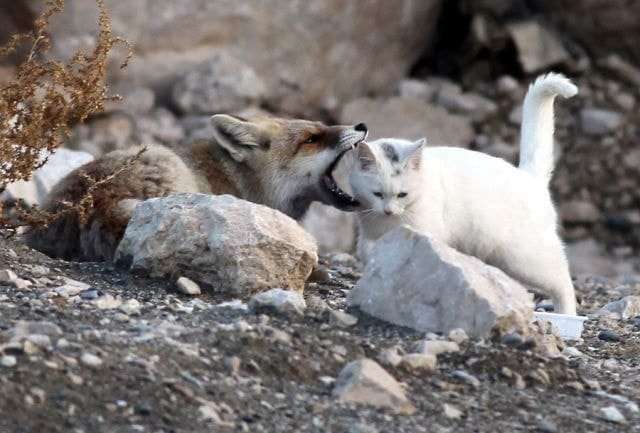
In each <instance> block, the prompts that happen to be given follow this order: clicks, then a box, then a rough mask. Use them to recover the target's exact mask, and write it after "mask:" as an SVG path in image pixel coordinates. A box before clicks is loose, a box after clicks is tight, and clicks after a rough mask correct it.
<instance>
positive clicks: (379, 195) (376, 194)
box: [373, 192, 382, 198]
mask: <svg viewBox="0 0 640 433" xmlns="http://www.w3.org/2000/svg"><path fill="white" fill-rule="evenodd" d="M373 195H375V196H376V197H379V198H382V193H381V192H374V193H373Z"/></svg>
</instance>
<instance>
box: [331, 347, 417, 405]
mask: <svg viewBox="0 0 640 433" xmlns="http://www.w3.org/2000/svg"><path fill="white" fill-rule="evenodd" d="M333 396H334V397H336V398H337V399H338V401H340V402H342V403H356V404H364V405H369V406H374V407H378V408H387V409H390V410H392V411H394V412H397V413H402V414H412V413H413V412H415V407H414V406H413V404H411V402H410V401H409V399H408V398H407V396H406V395H405V392H404V390H403V389H402V386H401V385H400V383H398V382H397V381H396V380H395V379H394V378H393V376H391V375H390V374H389V373H388V372H387V371H386V370H385V369H384V368H382V367H380V365H378V364H377V363H376V362H375V361H372V360H370V359H367V358H364V359H360V360H358V361H353V362H350V363H349V364H347V365H346V366H345V367H344V368H343V369H342V371H341V372H340V374H339V376H338V378H337V379H336V383H335V387H334V389H333Z"/></svg>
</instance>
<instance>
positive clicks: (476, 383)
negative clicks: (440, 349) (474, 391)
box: [451, 370, 482, 388]
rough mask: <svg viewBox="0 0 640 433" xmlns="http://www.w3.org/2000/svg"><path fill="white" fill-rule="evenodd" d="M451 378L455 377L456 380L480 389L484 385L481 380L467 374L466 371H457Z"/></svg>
mask: <svg viewBox="0 0 640 433" xmlns="http://www.w3.org/2000/svg"><path fill="white" fill-rule="evenodd" d="M451 376H453V377H455V378H456V379H459V380H461V381H463V382H465V383H468V384H469V385H471V386H472V387H474V388H480V385H481V384H482V382H480V379H478V378H477V377H475V376H474V375H472V374H469V373H467V372H466V371H464V370H456V371H454V372H453V373H451Z"/></svg>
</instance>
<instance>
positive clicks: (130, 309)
mask: <svg viewBox="0 0 640 433" xmlns="http://www.w3.org/2000/svg"><path fill="white" fill-rule="evenodd" d="M118 309H119V310H120V311H122V312H123V313H125V314H129V315H136V314H140V310H141V309H142V304H140V302H138V300H137V299H127V300H126V301H125V302H123V303H122V305H120V306H119V307H118Z"/></svg>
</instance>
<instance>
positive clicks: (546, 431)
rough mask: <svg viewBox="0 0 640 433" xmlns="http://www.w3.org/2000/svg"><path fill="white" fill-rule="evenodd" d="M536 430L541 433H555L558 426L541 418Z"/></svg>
mask: <svg viewBox="0 0 640 433" xmlns="http://www.w3.org/2000/svg"><path fill="white" fill-rule="evenodd" d="M538 430H540V431H541V432H543V433H557V431H558V425H557V424H556V423H555V422H553V421H552V420H550V419H548V418H542V419H541V420H539V421H538Z"/></svg>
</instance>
